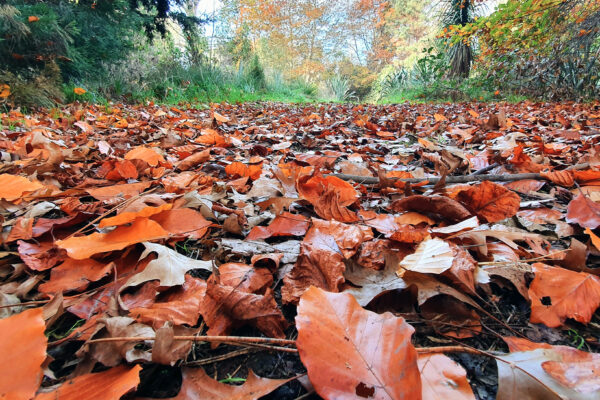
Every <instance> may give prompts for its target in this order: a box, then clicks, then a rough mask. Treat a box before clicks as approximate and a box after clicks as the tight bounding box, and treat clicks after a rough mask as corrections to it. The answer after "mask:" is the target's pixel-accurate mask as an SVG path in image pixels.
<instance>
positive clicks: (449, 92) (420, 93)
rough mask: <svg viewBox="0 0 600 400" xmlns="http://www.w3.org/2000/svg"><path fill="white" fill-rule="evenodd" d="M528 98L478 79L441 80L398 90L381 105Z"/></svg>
mask: <svg viewBox="0 0 600 400" xmlns="http://www.w3.org/2000/svg"><path fill="white" fill-rule="evenodd" d="M527 99H528V98H527V97H526V96H522V95H519V94H515V93H510V92H503V91H502V90H499V89H497V88H493V87H489V85H488V84H486V83H485V82H482V81H480V80H477V79H474V78H472V79H467V80H464V81H461V82H456V81H447V80H441V81H436V82H435V83H432V84H420V83H418V82H415V83H412V84H409V85H406V86H405V87H401V88H397V89H395V90H392V91H390V93H388V94H387V95H385V96H383V97H382V98H381V99H380V100H379V101H378V103H379V104H394V103H404V102H409V103H432V102H433V103H456V102H485V103H492V102H501V101H504V102H508V103H519V102H521V101H524V100H527Z"/></svg>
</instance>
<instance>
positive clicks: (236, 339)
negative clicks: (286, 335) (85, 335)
mask: <svg viewBox="0 0 600 400" xmlns="http://www.w3.org/2000/svg"><path fill="white" fill-rule="evenodd" d="M147 340H148V341H152V340H155V338H154V337H152V336H123V337H109V338H100V339H92V340H88V342H87V343H105V342H139V341H147ZM173 340H190V341H192V342H216V343H224V342H227V343H236V344H237V343H244V344H252V343H259V344H260V343H266V344H277V345H282V346H285V345H295V344H296V341H295V340H289V339H277V338H261V337H248V336H173Z"/></svg>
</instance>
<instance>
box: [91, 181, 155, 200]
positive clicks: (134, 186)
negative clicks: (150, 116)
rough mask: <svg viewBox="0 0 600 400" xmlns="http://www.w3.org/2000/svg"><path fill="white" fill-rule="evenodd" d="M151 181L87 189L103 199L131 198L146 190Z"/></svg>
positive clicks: (93, 195) (96, 197)
mask: <svg viewBox="0 0 600 400" xmlns="http://www.w3.org/2000/svg"><path fill="white" fill-rule="evenodd" d="M151 184H152V183H151V182H138V183H126V184H122V185H113V186H105V187H99V188H88V189H85V191H86V192H87V193H88V194H89V195H90V196H92V197H93V198H95V199H97V200H101V201H106V200H113V199H114V198H119V197H120V198H123V199H129V198H131V197H133V196H137V195H138V194H140V193H142V192H143V191H144V190H146V189H147V188H148V187H149V186H150V185H151Z"/></svg>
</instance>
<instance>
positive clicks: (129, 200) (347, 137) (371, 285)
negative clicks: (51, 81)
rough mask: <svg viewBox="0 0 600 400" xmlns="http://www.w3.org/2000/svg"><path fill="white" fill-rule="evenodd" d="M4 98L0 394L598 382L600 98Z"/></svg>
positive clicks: (168, 394)
mask: <svg viewBox="0 0 600 400" xmlns="http://www.w3.org/2000/svg"><path fill="white" fill-rule="evenodd" d="M0 117H1V120H2V126H3V128H2V129H1V132H0V134H1V137H0V149H1V154H0V156H1V157H2V161H3V163H2V165H1V167H0V168H1V171H0V205H1V209H2V211H1V214H0V215H1V218H2V219H1V220H2V226H3V231H2V240H3V249H2V252H0V257H1V259H0V260H1V264H0V278H1V284H0V316H1V317H2V319H1V320H0V360H1V361H2V362H1V363H0V397H4V398H11V399H31V398H35V399H55V398H61V399H63V398H64V399H70V398H95V399H118V398H121V396H126V398H177V399H185V398H210V399H221V398H236V399H256V398H259V397H261V396H265V395H269V394H270V396H272V398H289V399H294V398H298V397H303V398H304V397H306V396H309V395H310V394H312V393H314V395H313V396H315V397H316V396H317V395H318V396H321V397H322V398H325V399H333V398H336V399H338V398H376V399H387V398H389V399H401V398H403V399H419V398H424V399H439V398H444V397H446V398H453V399H455V398H456V399H459V398H460V399H474V398H494V397H497V398H498V399H509V398H510V399H512V398H517V397H520V396H524V397H523V398H545V399H546V398H548V399H550V398H569V399H584V398H585V399H590V398H595V397H598V396H600V374H599V372H598V371H600V356H598V355H597V354H596V353H594V351H596V352H597V351H598V350H599V349H600V344H599V342H598V338H599V335H600V318H599V316H598V314H597V313H596V311H597V308H598V306H599V305H600V278H599V276H598V275H599V272H600V269H598V268H596V267H597V264H598V260H600V258H599V256H600V238H598V236H597V235H596V233H597V230H596V229H597V228H598V226H600V157H599V154H598V152H597V150H598V141H599V140H600V110H598V107H597V106H596V105H593V104H588V105H578V104H562V105H560V104H533V103H521V104H518V105H489V104H476V103H471V104H455V105H425V104H422V105H391V106H368V105H359V106H347V105H311V106H292V105H282V104H273V103H261V104H245V105H239V106H231V105H213V106H212V107H211V108H210V109H206V110H196V109H188V110H181V109H178V108H175V107H166V106H157V105H153V104H151V105H148V106H125V105H112V106H102V107H101V106H94V105H83V104H73V105H70V106H68V107H65V108H63V109H59V110H52V111H51V112H49V113H47V112H38V113H34V114H31V115H23V114H22V113H20V112H19V111H16V110H15V111H10V112H7V113H5V114H0ZM252 369H254V372H253V371H252ZM259 376H260V377H259ZM242 382H243V384H241V385H240V384H239V383H242Z"/></svg>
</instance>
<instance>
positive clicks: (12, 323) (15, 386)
mask: <svg viewBox="0 0 600 400" xmlns="http://www.w3.org/2000/svg"><path fill="white" fill-rule="evenodd" d="M45 329H46V324H45V323H44V318H43V317H42V309H41V308H32V309H30V310H26V311H23V312H22V313H20V314H16V315H13V316H11V317H8V318H5V319H0V354H2V363H1V364H0V397H2V398H3V399H7V400H8V399H15V400H18V399H30V398H32V397H33V396H34V395H35V392H36V391H37V389H38V387H39V385H40V383H41V382H42V377H43V372H42V363H43V362H44V360H45V359H46V344H47V343H48V339H47V338H46V336H45V335H44V330H45Z"/></svg>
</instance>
